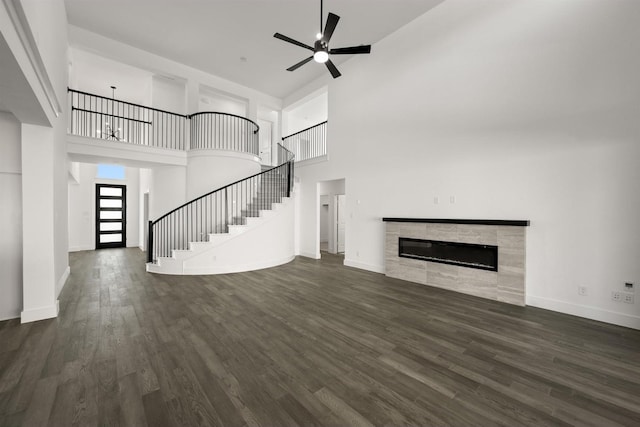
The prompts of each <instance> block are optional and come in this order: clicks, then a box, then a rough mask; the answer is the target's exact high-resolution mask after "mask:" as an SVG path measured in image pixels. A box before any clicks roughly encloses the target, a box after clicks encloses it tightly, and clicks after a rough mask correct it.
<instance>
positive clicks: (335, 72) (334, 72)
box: [324, 59, 342, 79]
mask: <svg viewBox="0 0 640 427" xmlns="http://www.w3.org/2000/svg"><path fill="white" fill-rule="evenodd" d="M324 65H326V66H327V68H328V69H329V71H330V72H331V75H332V76H333V78H334V79H337V78H338V77H340V76H341V75H342V74H340V71H338V69H337V68H336V66H335V65H333V62H331V60H330V59H329V60H328V61H327V62H325V63H324Z"/></svg>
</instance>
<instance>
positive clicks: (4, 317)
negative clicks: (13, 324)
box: [0, 312, 20, 322]
mask: <svg viewBox="0 0 640 427" xmlns="http://www.w3.org/2000/svg"><path fill="white" fill-rule="evenodd" d="M19 317H20V312H17V313H16V314H9V315H6V314H5V315H4V316H3V317H0V322H4V321H5V320H11V319H17V318H19Z"/></svg>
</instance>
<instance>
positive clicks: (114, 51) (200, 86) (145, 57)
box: [69, 26, 282, 121]
mask: <svg viewBox="0 0 640 427" xmlns="http://www.w3.org/2000/svg"><path fill="white" fill-rule="evenodd" d="M69 38H70V40H71V44H72V46H73V47H74V48H77V49H79V50H84V51H92V52H97V53H99V54H100V55H101V56H103V57H105V58H110V59H112V60H117V61H119V62H121V63H123V64H127V65H130V66H132V67H136V68H139V69H143V70H148V71H150V72H152V73H154V74H162V75H166V76H171V77H172V78H178V79H180V80H183V81H186V83H187V91H188V99H187V106H188V111H189V112H190V113H194V112H195V111H194V110H195V108H198V106H199V95H200V91H201V90H209V89H210V90H213V91H216V93H219V94H229V95H232V96H233V97H234V98H236V99H242V100H246V102H247V108H246V111H247V112H246V116H247V118H249V119H251V120H253V121H256V120H257V114H258V113H257V111H258V106H259V105H260V106H266V107H269V108H272V109H277V110H279V109H280V108H281V107H282V100H280V99H278V98H275V97H272V96H270V95H267V94H265V93H262V92H259V91H256V90H254V89H251V88H248V87H246V86H242V85H240V84H237V83H234V82H231V81H229V80H225V79H223V78H221V77H217V76H213V75H211V74H207V73H205V72H204V71H200V70H197V69H195V68H192V67H189V66H186V65H184V64H180V63H178V62H175V61H171V60H169V59H166V58H162V57H160V56H158V55H155V54H153V53H150V52H146V51H144V50H142V49H138V48H134V47H132V46H129V45H126V44H124V43H120V42H118V41H116V40H111V39H108V38H106V37H103V36H100V35H98V34H96V33H92V32H90V31H87V30H84V29H81V28H78V27H75V26H69ZM207 110H209V109H208V108H207Z"/></svg>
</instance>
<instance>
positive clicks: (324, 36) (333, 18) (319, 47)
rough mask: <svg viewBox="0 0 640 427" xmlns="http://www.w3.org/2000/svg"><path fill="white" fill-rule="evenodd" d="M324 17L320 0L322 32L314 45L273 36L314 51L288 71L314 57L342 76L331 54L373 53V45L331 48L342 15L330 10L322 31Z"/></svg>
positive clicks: (285, 37)
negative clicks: (331, 41)
mask: <svg viewBox="0 0 640 427" xmlns="http://www.w3.org/2000/svg"><path fill="white" fill-rule="evenodd" d="M322 17H323V16H322V0H320V31H321V32H320V33H318V34H317V35H316V38H317V40H316V41H315V43H314V44H313V47H311V46H309V45H307V44H304V43H302V42H299V41H297V40H294V39H292V38H291V37H287V36H285V35H283V34H280V33H275V34H274V35H273V37H275V38H277V39H280V40H283V41H285V42H287V43H291V44H294V45H296V46H300V47H302V48H304V49H308V50H310V51H312V52H313V55H311V56H310V57H308V58H305V59H303V60H302V61H300V62H298V63H297V64H294V65H292V66H291V67H289V68H287V71H295V70H297V69H298V68H300V67H302V66H303V65H304V64H306V63H307V62H309V61H311V60H312V59H313V60H314V61H315V62H317V63H319V64H325V65H326V67H327V69H328V70H329V72H330V73H331V75H332V76H333V78H334V79H335V78H338V77H340V76H341V75H342V74H341V73H340V71H338V69H337V68H336V66H335V65H334V64H333V62H331V59H329V56H330V55H354V54H362V53H371V45H361V46H351V47H340V48H337V49H329V40H331V36H332V35H333V31H334V30H335V29H336V25H338V21H339V20H340V17H339V16H338V15H335V14H333V13H331V12H329V15H328V16H327V24H326V25H325V27H324V31H322Z"/></svg>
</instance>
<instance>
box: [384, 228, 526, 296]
mask: <svg viewBox="0 0 640 427" xmlns="http://www.w3.org/2000/svg"><path fill="white" fill-rule="evenodd" d="M382 220H383V221H384V222H385V223H386V236H385V274H386V275H387V276H389V277H394V278H396V279H402V280H407V281H410V282H415V283H420V284H423V285H428V286H435V287H438V288H443V289H448V290H452V291H456V292H462V293H465V294H469V295H475V296H478V297H482V298H487V299H492V300H496V301H502V302H506V303H509V304H516V305H522V306H523V305H525V255H526V250H525V249H526V227H527V226H528V225H529V221H508V220H473V219H464V220H463V219H424V218H383V219H382ZM400 237H407V238H414V239H424V240H440V241H447V242H456V243H474V244H482V245H494V246H498V271H487V270H479V269H475V268H469V267H464V266H458V265H448V264H441V263H437V262H431V261H425V260H419V259H411V258H404V257H402V258H401V257H400V256H399V252H398V240H399V238H400Z"/></svg>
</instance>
